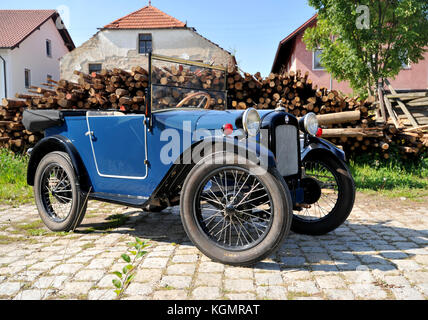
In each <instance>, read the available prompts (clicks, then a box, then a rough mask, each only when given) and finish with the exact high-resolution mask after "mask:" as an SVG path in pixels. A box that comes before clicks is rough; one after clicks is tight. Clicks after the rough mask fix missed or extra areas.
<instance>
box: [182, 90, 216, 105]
mask: <svg viewBox="0 0 428 320" xmlns="http://www.w3.org/2000/svg"><path fill="white" fill-rule="evenodd" d="M199 96H203V97H204V98H205V99H206V103H205V106H204V109H209V107H210V105H211V96H210V95H209V94H208V93H206V92H202V91H200V92H195V93H190V94H188V95H187V96H186V97H185V98H184V99H183V100H181V101H180V102H179V103H178V104H177V106H176V108H181V107H182V106H183V105H184V104H185V103H186V102H188V101H189V100H192V99H193V98H196V97H199ZM203 101H204V100H202V101H201V103H199V105H198V108H200V107H201V105H202V102H203Z"/></svg>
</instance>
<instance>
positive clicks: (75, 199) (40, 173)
mask: <svg viewBox="0 0 428 320" xmlns="http://www.w3.org/2000/svg"><path fill="white" fill-rule="evenodd" d="M60 174H61V176H60V177H61V179H58V177H57V176H56V175H60ZM48 175H49V176H50V178H48ZM51 179H52V180H51ZM57 180H59V182H57V183H56V185H55V186H53V184H54V183H55V181H57ZM61 181H64V182H61ZM61 183H62V184H65V183H67V184H66V185H65V186H63V189H61V190H59V191H56V189H57V188H58V187H59V186H60V185H61ZM50 184H52V186H50ZM50 187H51V188H55V190H50ZM34 196H35V201H36V206H37V209H38V211H39V215H40V217H41V219H42V220H43V222H44V224H45V225H46V226H47V227H48V228H49V229H50V230H51V231H55V232H59V231H65V232H68V231H70V230H74V229H75V228H77V227H78V226H79V225H80V223H81V222H82V220H83V218H84V216H85V213H86V208H87V202H86V201H85V200H86V199H85V197H84V196H83V194H82V192H81V190H80V185H79V181H78V179H77V177H76V174H75V171H74V169H73V165H72V163H71V160H70V157H69V156H68V154H67V153H64V152H57V151H55V152H51V153H49V154H47V155H46V156H45V157H44V158H43V159H42V160H41V161H40V163H39V165H38V167H37V170H36V174H35V179H34ZM53 202H58V204H57V203H55V205H58V206H61V205H62V206H64V207H65V206H66V208H65V209H64V210H60V209H59V208H58V207H57V209H56V208H54V203H53ZM60 211H63V212H61V214H62V215H60Z"/></svg>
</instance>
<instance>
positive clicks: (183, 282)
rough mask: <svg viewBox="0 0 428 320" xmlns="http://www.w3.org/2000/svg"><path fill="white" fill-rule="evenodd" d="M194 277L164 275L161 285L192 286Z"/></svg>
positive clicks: (179, 287)
mask: <svg viewBox="0 0 428 320" xmlns="http://www.w3.org/2000/svg"><path fill="white" fill-rule="evenodd" d="M191 282H192V277H187V276H163V277H162V279H161V282H160V286H161V287H172V288H175V289H184V288H188V287H190V284H191Z"/></svg>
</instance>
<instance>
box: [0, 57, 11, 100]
mask: <svg viewBox="0 0 428 320" xmlns="http://www.w3.org/2000/svg"><path fill="white" fill-rule="evenodd" d="M9 51H10V50H7V49H0V56H1V57H2V58H3V59H4V60H5V62H6V85H7V88H6V89H7V93H8V94H9V92H10V89H9V83H8V79H9V78H10V71H9V69H8V66H9V64H10V55H9ZM4 73H5V70H4V64H3V60H2V59H0V100H1V99H3V98H5V97H6V93H5V85H4V84H5V80H4Z"/></svg>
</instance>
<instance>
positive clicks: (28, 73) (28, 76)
mask: <svg viewBox="0 0 428 320" xmlns="http://www.w3.org/2000/svg"><path fill="white" fill-rule="evenodd" d="M30 86H31V71H30V70H28V69H25V87H26V88H27V89H28V88H30Z"/></svg>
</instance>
